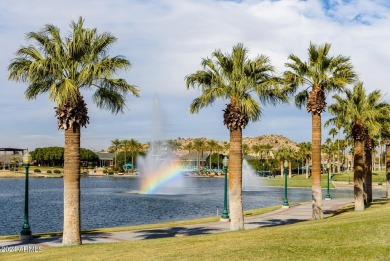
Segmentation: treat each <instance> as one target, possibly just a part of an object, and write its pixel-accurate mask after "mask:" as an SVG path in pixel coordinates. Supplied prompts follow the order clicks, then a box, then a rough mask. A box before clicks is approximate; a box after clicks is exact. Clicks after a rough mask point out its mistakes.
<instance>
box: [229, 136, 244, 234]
mask: <svg viewBox="0 0 390 261" xmlns="http://www.w3.org/2000/svg"><path fill="white" fill-rule="evenodd" d="M229 208H230V219H231V221H230V230H241V229H244V216H243V210H242V130H241V129H237V130H230V148H229Z"/></svg>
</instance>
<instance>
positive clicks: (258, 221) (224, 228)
mask: <svg viewBox="0 0 390 261" xmlns="http://www.w3.org/2000/svg"><path fill="white" fill-rule="evenodd" d="M351 203H353V201H352V199H332V200H326V201H325V200H324V201H323V211H324V215H325V217H326V216H329V215H331V214H332V213H334V212H335V211H336V210H337V209H338V208H340V207H342V206H345V205H348V204H351ZM311 215H312V210H311V203H310V202H306V203H302V204H299V205H296V206H293V207H290V208H280V209H277V210H275V211H272V212H269V213H266V214H262V215H258V216H252V217H246V218H245V229H255V228H260V227H271V226H280V225H287V224H293V223H297V222H301V221H306V220H311V219H312V217H311ZM229 229H230V228H229V223H223V222H211V223H204V224H197V225H188V226H177V227H167V228H159V229H149V230H135V231H124V232H107V233H96V234H83V235H82V241H83V244H91V243H105V242H121V241H128V240H141V239H143V240H144V239H153V238H164V237H181V236H191V235H201V234H210V233H221V232H228V231H229ZM61 245H62V238H61V237H48V238H34V239H33V240H32V241H29V242H22V241H20V240H0V249H21V248H35V249H37V248H45V247H55V246H61Z"/></svg>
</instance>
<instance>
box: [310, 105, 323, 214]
mask: <svg viewBox="0 0 390 261" xmlns="http://www.w3.org/2000/svg"><path fill="white" fill-rule="evenodd" d="M311 158H312V173H311V183H312V210H313V212H312V217H313V219H322V218H323V212H322V190H321V114H319V113H317V112H312V156H311Z"/></svg>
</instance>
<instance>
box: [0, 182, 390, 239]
mask: <svg viewBox="0 0 390 261" xmlns="http://www.w3.org/2000/svg"><path fill="white" fill-rule="evenodd" d="M185 180H186V184H185V186H186V191H188V194H177V195H175V194H172V195H168V194H166V195H146V194H139V193H137V190H138V182H139V179H138V178H134V177H132V178H129V177H85V178H81V228H82V229H92V228H102V227H117V226H131V225H140V224H152V223H160V222H165V221H175V220H187V219H196V218H202V217H209V216H215V215H217V212H218V213H220V212H221V211H222V208H223V182H224V180H223V179H221V178H186V179H185ZM24 182H25V181H24V179H5V178H3V179H0V206H1V209H0V235H14V234H19V233H20V230H21V227H22V225H23V213H24ZM29 182H30V189H29V199H30V200H29V223H30V226H31V230H32V232H33V233H41V232H55V231H62V226H63V180H62V179H61V178H30V180H29ZM283 191H284V190H283V188H275V187H259V188H257V189H255V190H254V191H244V192H243V206H244V209H245V210H247V209H254V208H262V207H266V206H272V205H282V203H283V195H284V194H283ZM288 193H289V198H288V199H289V202H290V204H291V203H294V202H301V201H309V200H311V189H289V190H288ZM383 193H384V192H383ZM331 195H332V197H338V198H341V197H344V198H345V197H350V198H353V191H352V190H350V189H347V190H337V191H336V190H332V191H331ZM323 196H325V192H324V193H323ZM375 196H378V195H375ZM379 196H384V195H379Z"/></svg>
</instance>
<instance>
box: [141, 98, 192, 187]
mask: <svg viewBox="0 0 390 261" xmlns="http://www.w3.org/2000/svg"><path fill="white" fill-rule="evenodd" d="M162 123H163V116H162V113H161V108H160V103H159V99H158V98H157V96H155V97H154V99H153V118H152V135H151V136H152V137H151V143H150V148H149V151H148V153H147V154H146V156H145V157H143V158H142V157H140V158H139V159H138V161H137V166H138V168H139V169H140V171H141V175H140V176H141V181H140V186H139V192H140V193H141V194H183V193H185V192H186V188H185V187H186V184H185V183H186V181H185V180H184V177H183V175H182V173H181V171H180V169H181V168H180V164H179V163H178V162H177V160H176V158H175V155H174V154H173V153H172V152H171V151H169V148H168V145H167V142H166V140H164V135H163V133H164V132H163V124H162Z"/></svg>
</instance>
